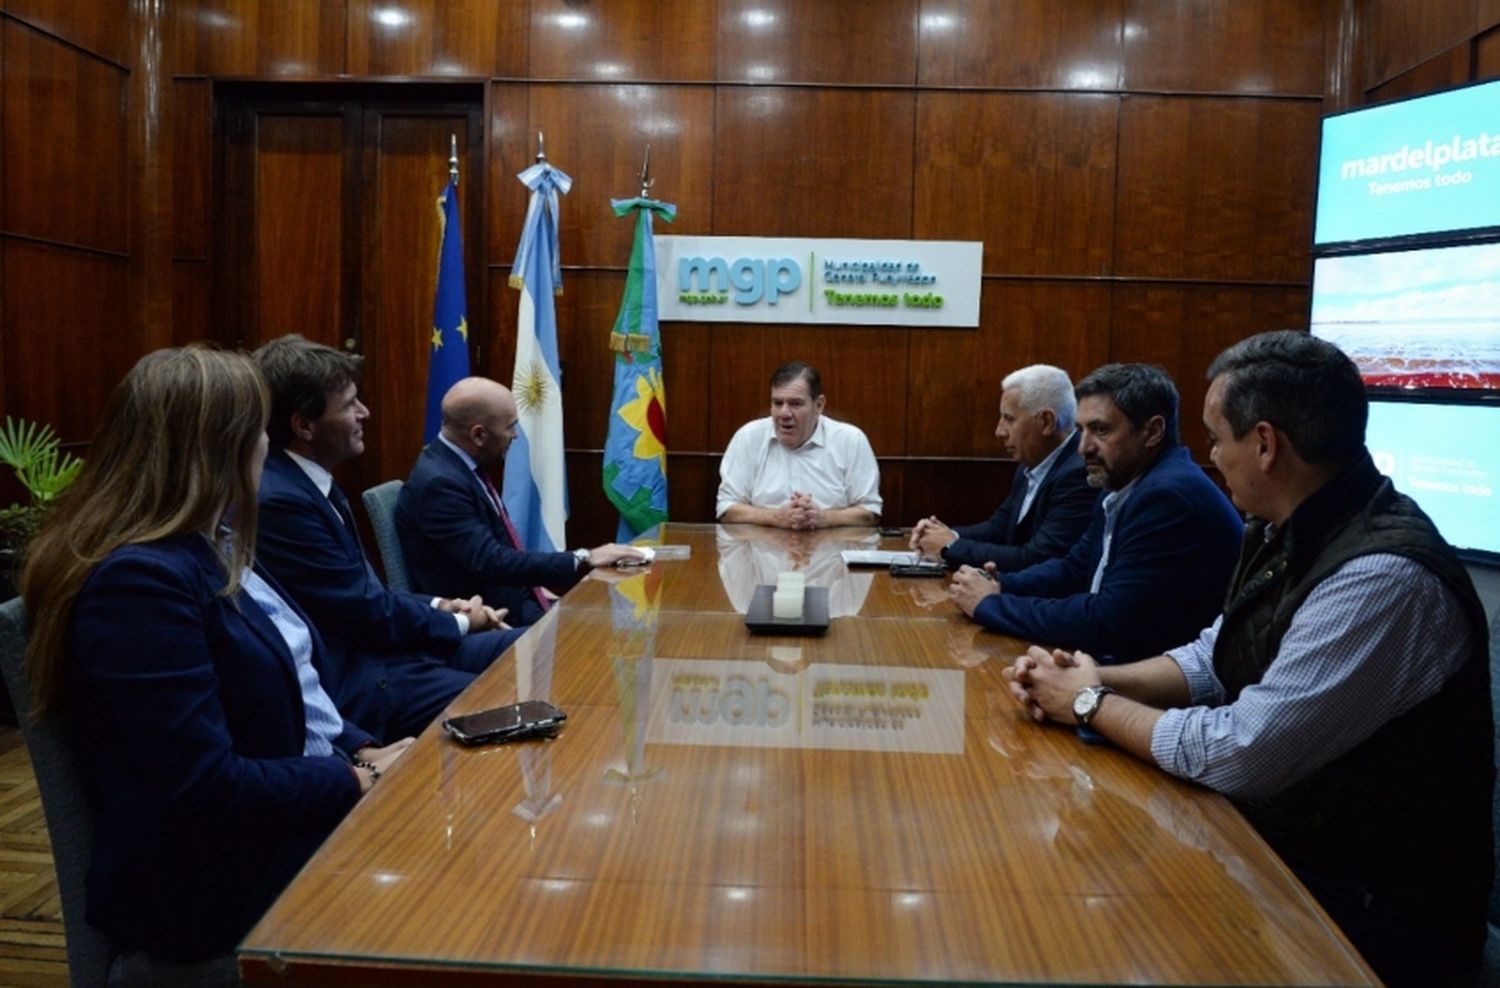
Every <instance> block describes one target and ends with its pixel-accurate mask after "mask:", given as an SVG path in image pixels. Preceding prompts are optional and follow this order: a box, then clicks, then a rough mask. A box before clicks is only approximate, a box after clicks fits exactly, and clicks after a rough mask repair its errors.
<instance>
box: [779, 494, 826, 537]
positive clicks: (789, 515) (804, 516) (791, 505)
mask: <svg viewBox="0 0 1500 988" xmlns="http://www.w3.org/2000/svg"><path fill="white" fill-rule="evenodd" d="M776 518H777V525H779V526H780V527H781V528H790V529H793V530H794V531H799V532H802V531H808V532H810V531H812V530H814V529H817V528H821V527H822V524H823V512H822V510H821V509H820V508H819V507H818V506H817V505H816V504H814V503H813V499H812V495H811V494H808V493H807V492H806V491H793V492H792V498H791V500H790V501H787V503H786V504H783V505H782V506H781V507H779V508H777V509H776Z"/></svg>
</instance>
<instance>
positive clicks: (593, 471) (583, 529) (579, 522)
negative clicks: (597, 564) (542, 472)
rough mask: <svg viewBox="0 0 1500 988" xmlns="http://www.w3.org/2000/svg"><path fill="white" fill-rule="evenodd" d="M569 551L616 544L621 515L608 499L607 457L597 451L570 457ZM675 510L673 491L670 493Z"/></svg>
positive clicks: (568, 464)
mask: <svg viewBox="0 0 1500 988" xmlns="http://www.w3.org/2000/svg"><path fill="white" fill-rule="evenodd" d="M566 459H567V470H568V528H567V536H566V539H567V544H568V548H577V547H579V546H596V545H603V544H604V543H606V542H613V541H615V533H616V532H617V531H618V529H619V525H620V515H619V512H617V511H615V507H614V505H613V504H610V502H609V499H608V498H607V497H605V496H604V480H603V476H604V458H603V457H602V456H600V455H599V454H598V453H597V452H594V451H593V450H588V451H586V452H585V451H580V450H572V451H570V452H569V453H568V454H567V458H566ZM667 496H668V499H669V500H668V507H669V508H670V507H671V503H670V498H671V491H670V490H669V491H668V494H667Z"/></svg>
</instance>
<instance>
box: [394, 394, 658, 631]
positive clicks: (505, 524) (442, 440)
mask: <svg viewBox="0 0 1500 988" xmlns="http://www.w3.org/2000/svg"><path fill="white" fill-rule="evenodd" d="M516 421H517V414H516V402H515V398H514V397H512V396H511V393H510V389H509V388H506V387H505V386H504V385H501V384H497V383H496V382H494V381H491V380H490V379H489V378H485V377H466V378H464V379H463V380H462V381H459V382H458V383H456V384H454V385H453V387H451V388H449V389H448V393H447V394H446V395H444V396H443V428H442V431H441V432H440V433H439V434H438V438H436V439H434V440H433V441H432V442H430V443H428V444H427V448H426V449H424V450H422V453H421V455H420V456H418V457H417V462H416V465H415V466H414V467H412V471H411V477H410V478H409V479H408V480H407V481H406V484H405V486H403V487H402V488H401V496H400V497H399V498H397V500H396V532H397V534H398V535H399V536H400V538H401V549H402V552H403V553H404V554H405V556H406V568H407V570H408V571H409V572H410V573H411V578H412V581H413V582H414V583H417V584H419V585H421V586H425V587H427V588H429V589H431V590H435V591H437V592H439V593H462V592H465V591H468V590H472V589H477V590H478V591H479V593H480V595H481V596H483V597H484V599H485V600H486V601H488V602H489V603H491V604H493V605H494V606H496V607H504V608H506V609H507V610H508V611H509V613H510V621H511V623H512V624H515V625H517V626H518V627H524V626H526V625H529V624H532V623H534V622H535V621H536V620H537V619H539V618H540V617H541V616H542V614H543V613H544V612H545V611H546V610H547V608H548V607H550V606H551V600H552V599H553V596H552V594H551V593H549V591H558V592H561V591H565V590H567V589H568V588H569V587H572V586H573V585H574V584H575V583H577V582H578V581H579V580H580V579H582V578H583V576H584V574H585V573H587V572H588V571H589V570H590V569H593V568H594V567H597V566H610V565H613V564H614V563H616V562H618V561H620V560H622V559H640V558H642V555H641V553H640V551H639V550H636V549H632V548H631V547H630V546H627V545H613V544H611V545H602V546H599V547H597V548H594V549H575V550H573V551H572V552H527V551H526V550H525V547H524V546H521V545H518V544H517V542H518V536H517V534H516V532H515V530H514V527H513V526H512V525H511V523H510V518H509V516H508V515H507V514H506V512H505V506H504V504H503V502H502V501H501V499H500V493H499V491H498V490H497V489H496V487H495V484H494V481H493V480H492V479H491V477H490V468H491V467H494V466H495V465H497V464H500V463H502V462H503V461H504V460H505V452H506V450H508V449H509V448H510V443H511V440H512V439H514V438H515V435H516Z"/></svg>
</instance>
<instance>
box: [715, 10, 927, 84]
mask: <svg viewBox="0 0 1500 988" xmlns="http://www.w3.org/2000/svg"><path fill="white" fill-rule="evenodd" d="M704 6H705V7H708V6H709V5H707V4H705V5H704ZM920 6H921V5H920V4H919V3H918V0H865V2H864V3H861V4H859V5H858V6H857V7H853V8H851V7H850V6H848V5H847V4H836V3H826V2H824V0H719V4H718V7H719V33H718V48H719V72H718V77H719V79H720V80H723V81H729V82H750V83H766V82H807V83H830V82H832V83H840V84H844V83H865V84H875V85H882V84H883V85H898V86H900V85H911V84H912V83H914V82H916V81H917V14H918V10H919V7H920Z"/></svg>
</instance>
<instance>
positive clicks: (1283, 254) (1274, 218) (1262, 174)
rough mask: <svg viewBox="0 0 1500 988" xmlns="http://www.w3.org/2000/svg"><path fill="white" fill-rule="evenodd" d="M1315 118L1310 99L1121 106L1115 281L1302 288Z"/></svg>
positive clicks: (1141, 101) (1134, 101)
mask: <svg viewBox="0 0 1500 988" xmlns="http://www.w3.org/2000/svg"><path fill="white" fill-rule="evenodd" d="M1321 112H1322V105H1321V103H1320V102H1319V101H1315V100H1257V99H1232V98H1227V99H1209V98H1182V97H1155V96H1127V97H1125V98H1124V103H1123V106H1122V109H1121V118H1120V152H1119V154H1120V162H1119V192H1118V198H1117V201H1116V204H1115V263H1114V271H1115V274H1117V275H1131V276H1139V277H1166V278H1176V277H1181V278H1204V279H1231V280H1239V279H1246V280H1266V281H1303V280H1305V279H1307V277H1308V273H1309V260H1308V257H1309V255H1308V245H1309V243H1310V242H1311V239H1312V207H1313V195H1314V185H1315V177H1316V174H1317V168H1316V165H1317V155H1318V135H1319V120H1320V117H1321Z"/></svg>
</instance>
